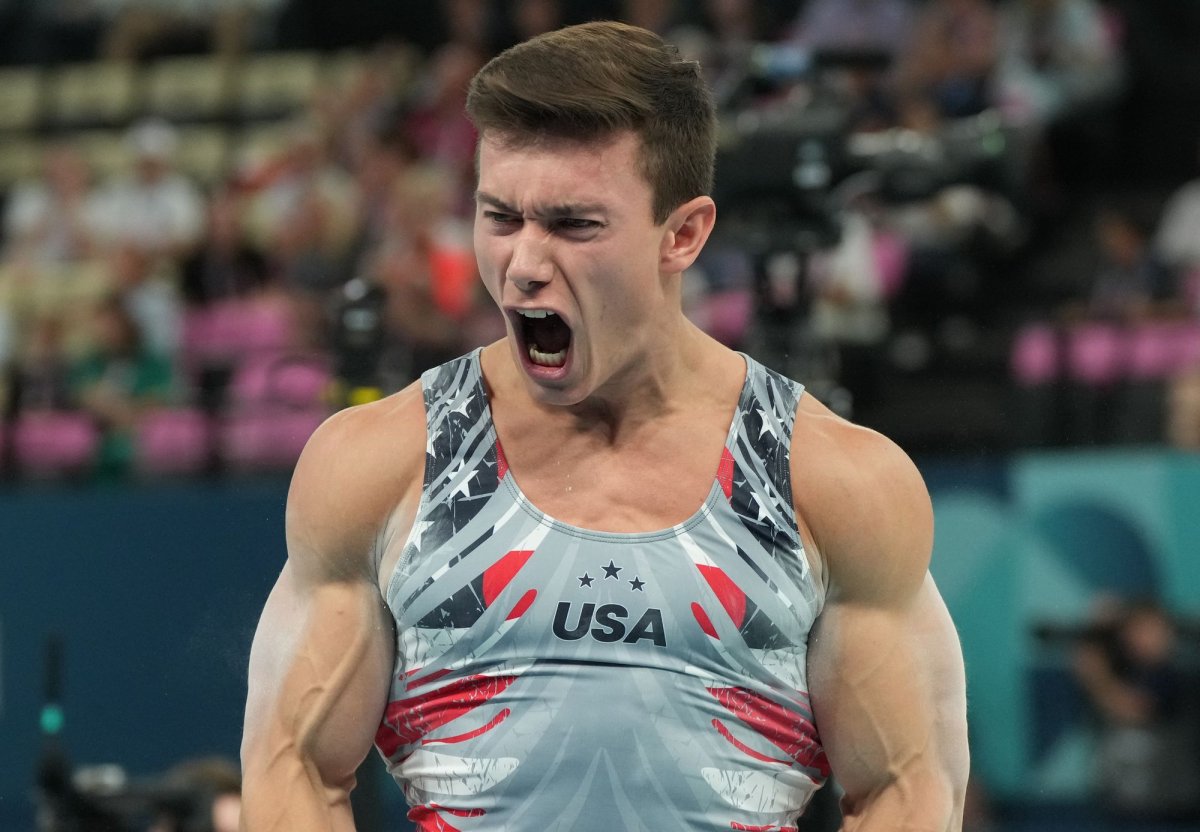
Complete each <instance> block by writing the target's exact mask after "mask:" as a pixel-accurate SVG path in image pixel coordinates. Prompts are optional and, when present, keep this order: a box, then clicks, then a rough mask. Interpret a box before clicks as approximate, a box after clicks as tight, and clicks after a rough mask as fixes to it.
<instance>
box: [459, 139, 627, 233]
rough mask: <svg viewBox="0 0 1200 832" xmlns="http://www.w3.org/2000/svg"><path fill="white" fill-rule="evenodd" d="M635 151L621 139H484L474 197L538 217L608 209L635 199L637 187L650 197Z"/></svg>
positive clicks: (480, 200)
mask: <svg viewBox="0 0 1200 832" xmlns="http://www.w3.org/2000/svg"><path fill="white" fill-rule="evenodd" d="M635 141H636V139H635ZM636 149H637V146H636V143H634V142H630V141H628V140H626V139H623V138H622V137H612V138H608V139H604V140H598V141H591V142H581V141H573V140H562V139H555V140H548V141H536V142H532V141H531V142H513V141H505V140H503V139H495V138H492V137H490V136H488V137H484V138H483V139H482V140H481V141H480V146H479V160H478V178H477V185H478V190H477V191H476V199H477V200H478V201H479V202H480V203H486V204H492V205H496V206H497V207H503V208H520V209H521V210H522V211H528V212H531V213H534V214H539V215H540V214H569V213H580V212H583V211H600V210H613V209H615V208H616V207H618V206H619V205H622V204H627V203H629V202H630V201H633V200H636V198H637V197H636V195H635V194H636V189H639V186H640V188H641V189H645V190H646V194H647V198H649V185H648V184H647V183H646V182H645V179H644V178H643V177H642V174H641V171H640V166H639V165H638V164H637V158H636V155H635V153H636ZM518 203H520V204H518Z"/></svg>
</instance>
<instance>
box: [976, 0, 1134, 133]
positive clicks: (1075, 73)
mask: <svg viewBox="0 0 1200 832" xmlns="http://www.w3.org/2000/svg"><path fill="white" fill-rule="evenodd" d="M1000 21H1001V30H1000V35H1001V39H1000V44H1001V50H1000V62H999V66H998V68H997V77H996V83H997V87H998V88H997V91H996V93H995V95H996V97H997V100H998V101H999V103H1000V106H1001V107H1002V108H1003V109H1004V111H1005V113H1006V115H1007V116H1008V117H1009V118H1010V120H1012V121H1014V122H1017V123H1026V124H1033V125H1038V126H1047V125H1049V124H1050V123H1052V122H1055V121H1058V120H1061V119H1062V118H1065V117H1066V116H1068V115H1071V114H1074V113H1077V112H1078V111H1080V110H1081V109H1083V108H1085V107H1088V106H1091V105H1095V104H1098V103H1101V102H1106V101H1111V100H1112V98H1113V97H1114V96H1115V94H1116V92H1117V90H1118V88H1119V85H1120V80H1121V69H1120V54H1119V50H1118V45H1117V43H1116V40H1115V38H1114V37H1113V32H1112V31H1111V30H1110V29H1109V27H1108V26H1107V25H1106V20H1105V17H1104V14H1103V13H1102V12H1101V10H1100V7H1099V6H1098V5H1097V4H1096V3H1095V2H1094V0H1006V2H1005V3H1004V4H1003V5H1002V6H1001V10H1000Z"/></svg>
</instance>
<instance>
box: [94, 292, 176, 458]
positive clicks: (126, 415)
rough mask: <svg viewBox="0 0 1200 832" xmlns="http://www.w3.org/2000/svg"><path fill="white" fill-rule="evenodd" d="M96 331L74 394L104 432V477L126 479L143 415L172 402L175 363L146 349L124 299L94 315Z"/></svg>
mask: <svg viewBox="0 0 1200 832" xmlns="http://www.w3.org/2000/svg"><path fill="white" fill-rule="evenodd" d="M91 331H92V339H93V340H92V346H91V349H90V350H88V352H87V353H86V354H85V355H84V356H83V357H82V358H81V359H80V360H79V361H78V362H77V363H76V365H75V366H74V367H73V368H72V371H71V377H70V385H71V395H72V399H73V401H74V402H75V404H76V405H77V406H78V407H80V408H82V409H83V410H84V411H86V412H87V413H89V414H90V415H91V416H92V417H93V418H94V419H95V420H96V423H97V424H98V425H99V427H100V429H101V433H102V438H101V442H100V448H99V451H98V458H97V460H96V463H97V471H98V473H99V474H100V475H101V476H120V475H122V474H124V473H126V472H127V471H128V470H129V468H130V466H131V464H132V462H133V453H134V445H133V435H134V433H133V432H134V428H135V426H136V424H137V419H138V416H139V414H140V413H141V412H142V411H143V410H145V409H146V408H149V407H153V406H155V405H160V404H165V403H167V402H168V401H169V400H170V398H171V395H172V392H173V387H174V377H173V373H172V369H171V362H170V361H169V360H168V359H167V358H166V356H164V355H162V354H161V353H157V352H154V351H153V350H151V349H149V348H148V347H147V346H146V344H145V341H144V338H143V336H142V333H141V331H140V330H139V329H138V326H137V324H136V322H135V321H134V319H133V317H132V316H131V315H130V314H129V312H128V310H127V309H126V308H125V305H124V303H122V300H121V298H120V297H116V296H114V297H112V298H110V299H109V300H108V301H106V302H105V303H103V304H101V305H100V306H99V307H98V308H97V309H96V310H95V311H94V313H93V319H92V330H91Z"/></svg>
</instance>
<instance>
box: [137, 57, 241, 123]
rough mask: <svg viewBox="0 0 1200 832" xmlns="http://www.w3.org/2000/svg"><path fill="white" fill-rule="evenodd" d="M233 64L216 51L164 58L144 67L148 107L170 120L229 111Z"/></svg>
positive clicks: (208, 118)
mask: <svg viewBox="0 0 1200 832" xmlns="http://www.w3.org/2000/svg"><path fill="white" fill-rule="evenodd" d="M231 78H232V67H231V66H230V65H229V64H228V62H226V61H224V60H222V59H220V58H218V57H217V56H215V55H206V56H187V57H174V58H162V59H160V60H158V61H155V62H154V63H153V64H152V65H151V66H150V67H149V68H148V69H146V71H145V79H146V81H145V82H146V110H147V111H148V112H149V113H150V114H151V115H156V116H161V117H162V118H165V119H168V120H171V121H192V120H196V121H216V120H218V119H220V118H223V117H224V116H225V115H226V114H227V113H228V111H229V103H230V84H231Z"/></svg>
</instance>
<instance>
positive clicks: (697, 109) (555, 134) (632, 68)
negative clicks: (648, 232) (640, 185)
mask: <svg viewBox="0 0 1200 832" xmlns="http://www.w3.org/2000/svg"><path fill="white" fill-rule="evenodd" d="M467 114H468V115H469V116H470V118H471V121H472V122H474V124H475V127H476V129H477V130H479V133H480V135H481V136H485V135H489V134H490V135H492V136H494V137H499V138H500V139H501V140H503V141H506V142H513V143H516V144H518V145H521V144H526V143H533V142H538V141H544V140H553V139H565V140H568V141H595V140H600V139H604V138H607V137H609V136H611V135H613V134H615V133H618V132H620V131H623V130H631V131H633V132H634V133H635V134H637V136H638V137H639V138H640V139H641V145H642V146H641V152H640V162H641V164H640V168H641V174H642V175H643V176H644V177H645V179H646V181H647V182H648V183H649V184H650V188H651V192H652V193H653V207H652V211H653V214H654V221H655V222H656V223H661V222H663V221H664V220H666V218H667V217H668V216H669V215H670V213H671V211H673V210H674V209H675V208H676V207H678V206H679V205H681V204H682V203H684V202H686V201H687V200H689V199H692V198H693V197H697V196H700V195H701V194H707V193H710V192H711V190H712V182H713V164H714V158H715V155H716V116H715V110H714V107H713V101H712V95H711V93H710V92H709V90H708V87H707V86H706V85H705V83H704V80H703V79H702V77H701V75H700V65H699V64H697V63H696V62H695V61H687V60H683V59H682V58H680V56H679V51H678V50H677V49H676V48H675V47H674V46H672V45H670V44H668V43H667V42H666V41H664V40H663V39H662V38H660V37H659V36H658V35H656V34H654V33H653V32H649V31H647V30H645V29H639V28H637V27H636V26H629V25H627V24H624V23H616V22H611V21H604V22H594V23H583V24H580V25H578V26H570V27H567V28H565V29H558V30H557V31H553V32H548V33H546V34H544V35H539V36H538V37H536V38H533V39H532V40H528V41H525V42H524V43H519V44H517V45H516V46H514V47H512V48H511V49H508V50H506V51H504V52H502V53H500V54H499V55H497V56H496V57H495V58H493V59H492V60H491V61H489V62H488V63H487V65H486V66H484V67H483V69H481V70H480V71H479V72H478V74H476V76H475V77H474V79H472V81H471V87H470V90H469V92H468V95H467Z"/></svg>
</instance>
